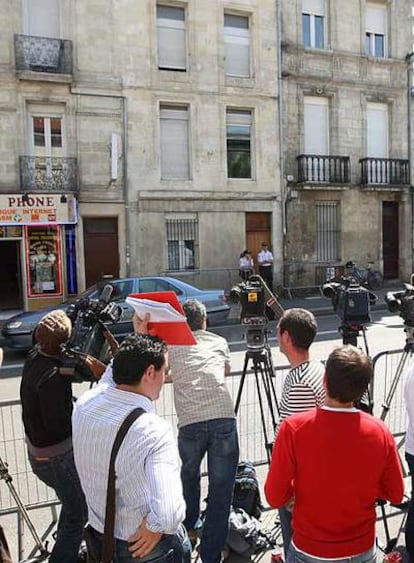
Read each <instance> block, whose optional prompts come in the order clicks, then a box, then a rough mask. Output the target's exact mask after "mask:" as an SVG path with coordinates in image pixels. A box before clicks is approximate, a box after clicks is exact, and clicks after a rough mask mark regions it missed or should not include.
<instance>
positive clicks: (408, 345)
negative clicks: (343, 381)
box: [380, 325, 414, 420]
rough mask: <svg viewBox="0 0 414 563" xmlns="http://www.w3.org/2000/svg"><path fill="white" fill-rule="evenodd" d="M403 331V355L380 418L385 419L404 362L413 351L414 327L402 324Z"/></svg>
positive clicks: (402, 371) (402, 370)
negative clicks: (404, 337)
mask: <svg viewBox="0 0 414 563" xmlns="http://www.w3.org/2000/svg"><path fill="white" fill-rule="evenodd" d="M404 332H405V333H406V334H407V336H406V339H405V346H404V351H403V355H402V356H401V359H400V361H399V363H398V366H397V370H396V372H395V374H394V377H393V379H392V382H391V387H390V389H389V391H388V394H387V396H386V397H385V401H384V403H383V404H382V411H381V416H380V419H381V420H385V418H386V416H387V414H388V412H389V410H390V407H391V402H392V399H393V397H394V395H395V392H396V390H397V387H398V384H399V382H400V379H401V375H402V374H403V373H404V367H405V364H406V362H407V360H408V358H409V357H410V356H412V354H413V353H414V327H413V326H408V325H404Z"/></svg>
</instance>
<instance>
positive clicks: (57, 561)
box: [29, 450, 88, 563]
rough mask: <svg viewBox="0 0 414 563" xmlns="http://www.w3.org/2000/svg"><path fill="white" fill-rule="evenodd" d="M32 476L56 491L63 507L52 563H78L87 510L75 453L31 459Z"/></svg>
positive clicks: (51, 557) (50, 560) (51, 558)
mask: <svg viewBox="0 0 414 563" xmlns="http://www.w3.org/2000/svg"><path fill="white" fill-rule="evenodd" d="M29 461H30V465H31V466H32V470H33V473H34V474H35V475H36V476H37V477H38V478H39V479H40V480H41V481H43V483H45V484H46V485H47V486H48V487H51V488H52V489H54V491H55V493H56V496H57V497H58V499H59V500H60V502H61V503H62V508H61V511H60V516H59V521H58V527H57V535H56V542H55V545H54V546H53V550H52V554H51V556H50V559H49V562H50V563H76V562H77V560H78V551H79V546H80V543H81V541H82V535H83V527H84V525H85V523H86V520H87V515H88V510H87V507H86V502H85V497H84V494H83V491H82V488H81V484H80V481H79V477H78V474H77V472H76V468H75V462H74V460H73V451H72V450H70V451H69V452H66V453H65V454H63V455H59V456H56V457H51V458H49V459H45V460H38V459H36V458H33V457H32V456H30V455H29Z"/></svg>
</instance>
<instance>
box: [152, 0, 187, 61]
mask: <svg viewBox="0 0 414 563" xmlns="http://www.w3.org/2000/svg"><path fill="white" fill-rule="evenodd" d="M157 39H158V68H160V69H165V70H180V71H185V70H186V68H187V47H186V33H185V11H184V8H178V7H176V6H162V5H160V4H158V5H157Z"/></svg>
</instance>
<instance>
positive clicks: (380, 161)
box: [359, 158, 410, 186]
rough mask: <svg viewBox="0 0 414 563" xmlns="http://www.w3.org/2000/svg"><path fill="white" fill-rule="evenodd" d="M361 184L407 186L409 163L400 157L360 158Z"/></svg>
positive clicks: (408, 181)
mask: <svg viewBox="0 0 414 563" xmlns="http://www.w3.org/2000/svg"><path fill="white" fill-rule="evenodd" d="M359 162H360V163H361V184H377V185H378V184H379V185H388V186H408V185H409V183H410V164H409V161H408V160H404V159H402V158H361V160H360V161H359Z"/></svg>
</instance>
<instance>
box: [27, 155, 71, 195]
mask: <svg viewBox="0 0 414 563" xmlns="http://www.w3.org/2000/svg"><path fill="white" fill-rule="evenodd" d="M19 160H20V187H21V189H22V191H24V192H58V193H60V192H65V193H73V194H78V192H79V183H78V165H77V159H76V158H55V157H38V156H21V157H20V158H19Z"/></svg>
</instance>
